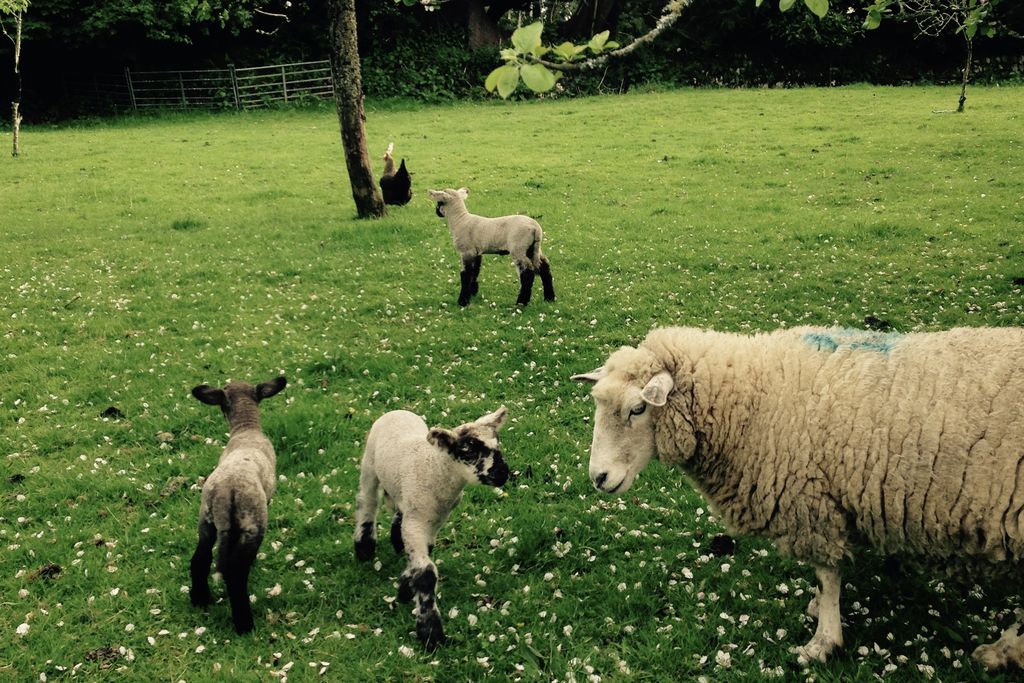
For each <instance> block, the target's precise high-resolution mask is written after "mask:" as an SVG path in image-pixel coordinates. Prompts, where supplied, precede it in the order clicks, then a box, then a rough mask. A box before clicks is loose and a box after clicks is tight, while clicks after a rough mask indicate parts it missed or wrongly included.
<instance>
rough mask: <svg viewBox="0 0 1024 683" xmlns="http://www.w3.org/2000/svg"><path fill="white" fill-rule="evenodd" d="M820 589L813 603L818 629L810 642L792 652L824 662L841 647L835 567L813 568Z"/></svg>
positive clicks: (838, 581)
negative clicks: (815, 607)
mask: <svg viewBox="0 0 1024 683" xmlns="http://www.w3.org/2000/svg"><path fill="white" fill-rule="evenodd" d="M814 572H815V574H817V576H818V583H819V584H820V587H819V589H818V594H817V596H816V597H815V599H814V601H813V602H815V603H816V606H817V611H818V628H817V630H816V631H815V632H814V637H813V638H811V640H810V642H808V643H807V644H806V645H804V646H802V647H796V648H793V652H794V653H795V654H797V655H799V656H800V657H801V658H803V659H806V660H812V659H817V660H818V661H821V662H824V661H825V660H826V659H828V656H829V655H830V654H832V651H833V650H835V649H836V648H837V647H842V646H843V624H842V619H841V617H840V614H839V589H840V587H841V584H842V581H841V580H840V577H839V570H838V569H837V568H835V567H815V568H814Z"/></svg>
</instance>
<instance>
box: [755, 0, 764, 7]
mask: <svg viewBox="0 0 1024 683" xmlns="http://www.w3.org/2000/svg"><path fill="white" fill-rule="evenodd" d="M763 4H764V0H755V2H754V7H760V6H761V5H763Z"/></svg>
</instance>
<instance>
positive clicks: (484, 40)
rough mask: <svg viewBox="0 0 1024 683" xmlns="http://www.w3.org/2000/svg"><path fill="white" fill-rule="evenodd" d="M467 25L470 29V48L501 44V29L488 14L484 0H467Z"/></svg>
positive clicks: (475, 48)
mask: <svg viewBox="0 0 1024 683" xmlns="http://www.w3.org/2000/svg"><path fill="white" fill-rule="evenodd" d="M466 12H467V14H466V27H467V29H468V30H469V49H470V50H479V49H482V48H485V47H496V46H498V45H500V44H501V31H500V30H499V29H498V25H497V23H495V21H494V20H493V19H492V18H491V17H490V16H488V14H487V11H486V10H485V9H484V3H483V1H482V0H467V2H466Z"/></svg>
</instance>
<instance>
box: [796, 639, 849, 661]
mask: <svg viewBox="0 0 1024 683" xmlns="http://www.w3.org/2000/svg"><path fill="white" fill-rule="evenodd" d="M837 647H839V643H836V642H835V641H832V640H827V639H825V638H819V637H818V636H814V637H813V638H811V641H810V642H809V643H807V644H806V645H803V646H801V647H794V648H791V649H790V652H792V653H793V654H795V655H796V656H797V661H799V662H801V663H804V662H810V661H813V660H818V661H819V662H824V661H826V660H828V657H829V655H830V654H832V652H833V651H835V649H836V648H837Z"/></svg>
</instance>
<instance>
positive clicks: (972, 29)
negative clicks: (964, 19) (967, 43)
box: [965, 24, 978, 40]
mask: <svg viewBox="0 0 1024 683" xmlns="http://www.w3.org/2000/svg"><path fill="white" fill-rule="evenodd" d="M965 28H966V31H967V39H968V40H973V39H974V34H976V33H977V32H978V25H977V24H967V26H966V27H965Z"/></svg>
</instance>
